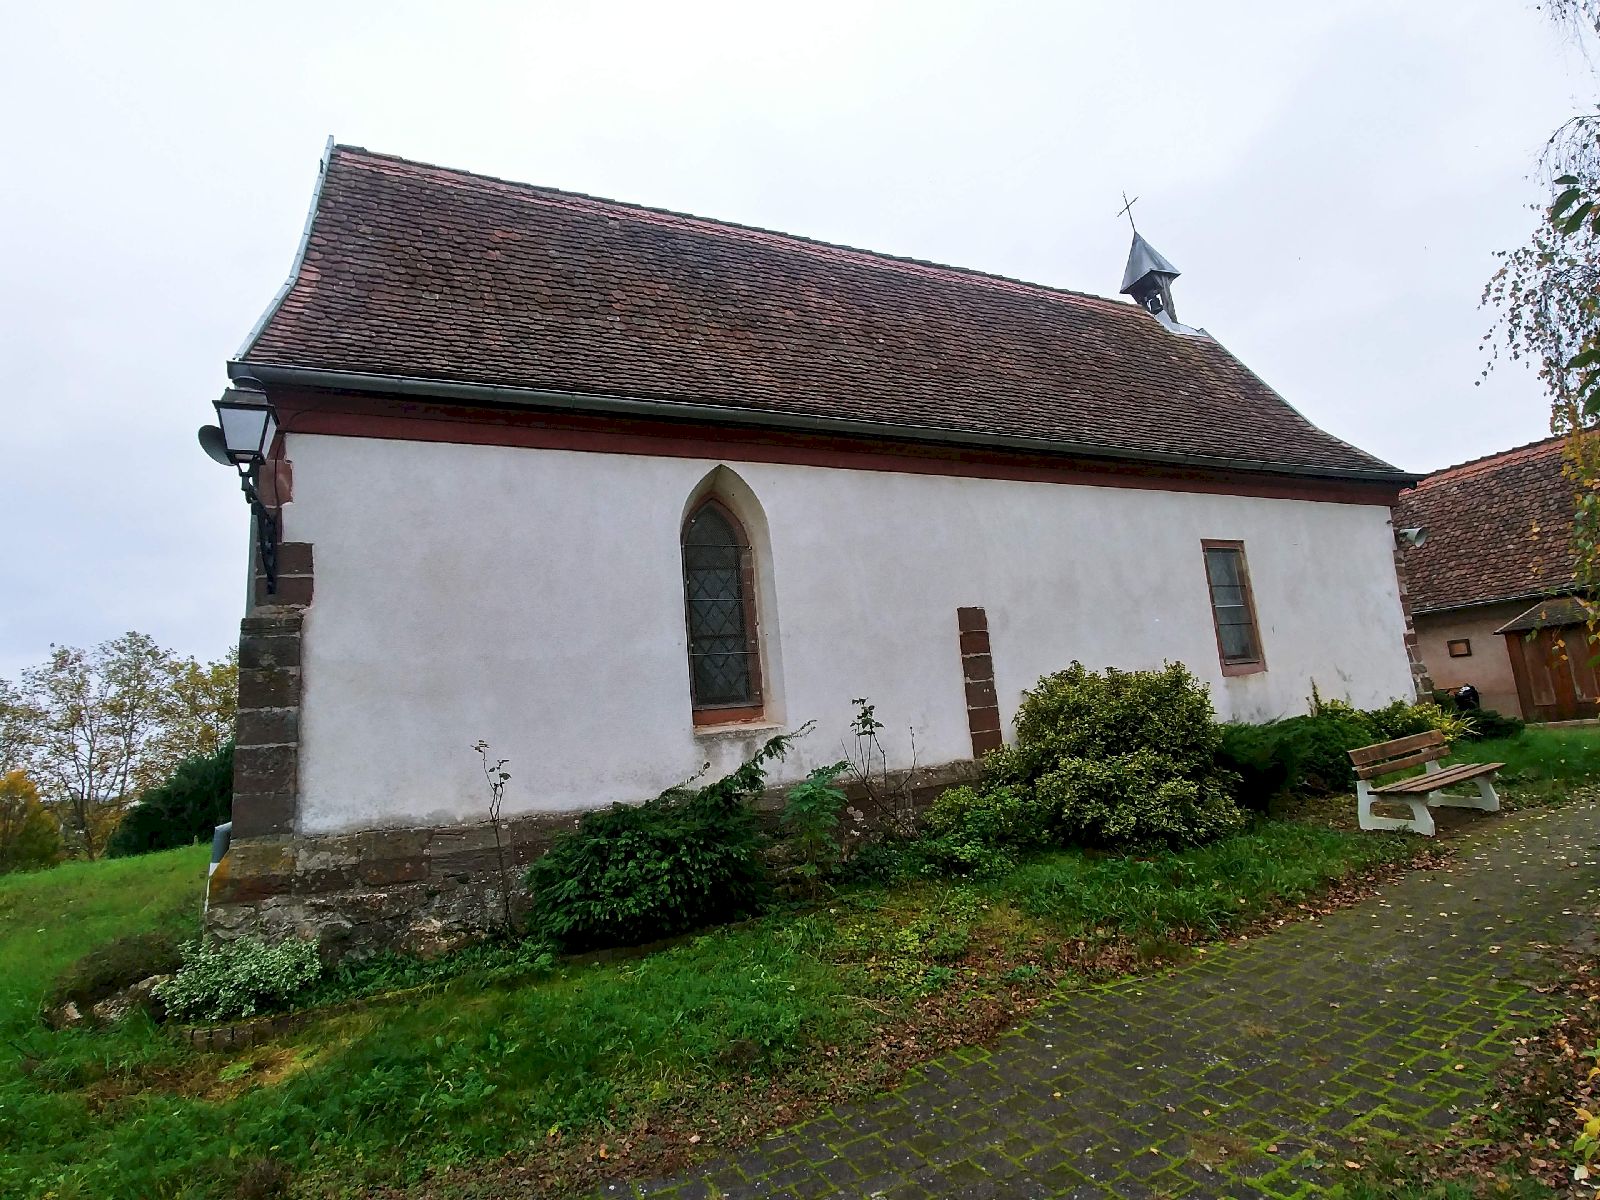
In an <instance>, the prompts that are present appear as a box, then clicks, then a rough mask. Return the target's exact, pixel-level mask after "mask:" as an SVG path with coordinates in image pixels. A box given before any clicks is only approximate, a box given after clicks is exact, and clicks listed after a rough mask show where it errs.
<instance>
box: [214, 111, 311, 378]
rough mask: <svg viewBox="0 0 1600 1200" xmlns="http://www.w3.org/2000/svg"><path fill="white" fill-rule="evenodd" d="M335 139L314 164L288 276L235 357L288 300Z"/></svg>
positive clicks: (303, 257)
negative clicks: (313, 179) (313, 182)
mask: <svg viewBox="0 0 1600 1200" xmlns="http://www.w3.org/2000/svg"><path fill="white" fill-rule="evenodd" d="M333 150H334V141H333V134H331V133H330V134H329V135H328V144H327V145H326V146H324V147H323V149H322V161H321V162H320V163H319V164H318V165H317V183H316V186H315V187H313V188H312V189H311V207H310V208H308V209H307V210H306V223H305V226H304V227H303V228H302V229H301V230H300V245H299V246H297V247H296V248H295V252H294V262H293V263H292V264H290V267H289V278H287V279H285V280H284V281H283V286H282V287H280V288H279V289H278V294H277V295H275V296H274V297H273V298H272V302H271V303H270V304H268V305H267V310H266V311H265V312H264V313H262V314H261V317H260V319H259V320H257V321H256V323H255V324H254V325H253V326H251V327H250V332H249V333H247V334H245V337H244V344H243V345H241V346H240V347H239V349H238V351H237V352H235V354H234V356H233V357H234V358H236V359H238V358H243V357H244V356H245V355H247V354H249V353H250V351H251V350H252V349H254V348H255V344H256V339H258V338H259V337H260V336H261V334H262V331H263V330H265V329H266V327H267V322H269V321H271V320H272V318H273V317H275V316H277V315H278V310H279V309H280V308H282V307H283V302H284V301H285V300H286V299H288V296H289V293H290V292H291V291H292V290H293V289H294V285H295V284H297V283H299V282H300V268H301V267H302V266H303V265H304V264H305V261H306V249H307V248H308V247H309V246H310V245H311V226H312V225H313V224H314V223H315V221H316V219H317V207H318V206H319V205H320V204H321V203H322V185H323V184H324V183H326V182H327V180H328V164H329V163H331V162H332V161H333Z"/></svg>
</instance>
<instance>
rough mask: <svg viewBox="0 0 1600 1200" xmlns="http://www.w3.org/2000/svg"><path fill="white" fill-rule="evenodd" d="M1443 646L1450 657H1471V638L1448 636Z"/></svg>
mask: <svg viewBox="0 0 1600 1200" xmlns="http://www.w3.org/2000/svg"><path fill="white" fill-rule="evenodd" d="M1444 648H1445V650H1446V651H1447V652H1448V653H1449V655H1450V657H1451V658H1471V657H1472V639H1471V638H1449V639H1447V640H1446V642H1445V644H1444Z"/></svg>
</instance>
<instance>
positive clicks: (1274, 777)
mask: <svg viewBox="0 0 1600 1200" xmlns="http://www.w3.org/2000/svg"><path fill="white" fill-rule="evenodd" d="M1311 703H1312V711H1311V712H1310V714H1308V715H1306V716H1303V717H1285V718H1284V719H1282V720H1279V721H1268V722H1266V723H1264V724H1260V725H1250V724H1244V723H1234V724H1229V725H1226V726H1224V727H1223V731H1222V744H1221V746H1220V747H1219V749H1218V753H1217V762H1218V765H1219V766H1221V767H1223V768H1224V769H1226V770H1229V771H1233V772H1236V773H1237V774H1238V775H1239V776H1240V778H1241V780H1242V783H1241V786H1240V793H1239V797H1240V802H1241V803H1242V804H1244V805H1245V807H1247V808H1251V809H1255V810H1257V811H1264V810H1265V808H1266V806H1267V804H1268V803H1269V802H1270V801H1271V799H1272V798H1273V797H1274V796H1276V795H1277V794H1279V793H1280V792H1283V791H1298V792H1309V793H1313V794H1317V795H1327V794H1332V793H1337V792H1346V791H1349V790H1350V789H1351V788H1353V787H1355V783H1356V774H1355V767H1354V766H1353V765H1352V764H1351V762H1350V751H1351V750H1355V749H1358V748H1359V747H1362V746H1370V745H1372V744H1373V743H1375V742H1387V741H1392V740H1394V739H1395V738H1402V737H1408V736H1409V735H1411V734H1414V733H1426V732H1427V731H1428V730H1430V729H1437V730H1438V731H1439V732H1440V733H1442V734H1444V736H1445V739H1446V740H1447V741H1452V742H1453V741H1455V740H1457V739H1458V738H1462V737H1465V736H1467V734H1468V732H1469V728H1470V727H1469V725H1468V722H1466V721H1465V720H1464V719H1463V718H1462V717H1461V716H1460V715H1459V714H1456V713H1452V712H1448V711H1446V710H1445V709H1444V708H1442V707H1441V706H1440V705H1438V704H1435V703H1433V702H1432V701H1424V702H1422V703H1420V704H1411V703H1408V702H1406V701H1404V700H1396V701H1394V702H1392V703H1390V704H1387V705H1385V706H1384V707H1382V708H1374V709H1359V708H1356V707H1355V706H1353V705H1351V704H1349V703H1347V702H1345V701H1343V700H1324V699H1323V698H1322V697H1321V696H1319V695H1317V694H1316V693H1315V692H1313V694H1312V699H1311Z"/></svg>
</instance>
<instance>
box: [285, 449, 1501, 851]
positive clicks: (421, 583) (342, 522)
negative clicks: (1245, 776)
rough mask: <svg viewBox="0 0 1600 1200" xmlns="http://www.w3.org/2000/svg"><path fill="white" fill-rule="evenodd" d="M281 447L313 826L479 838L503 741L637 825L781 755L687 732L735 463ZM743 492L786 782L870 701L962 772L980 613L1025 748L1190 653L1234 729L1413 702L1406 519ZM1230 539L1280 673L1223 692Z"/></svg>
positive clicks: (1125, 495)
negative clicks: (303, 564) (701, 545)
mask: <svg viewBox="0 0 1600 1200" xmlns="http://www.w3.org/2000/svg"><path fill="white" fill-rule="evenodd" d="M287 454H288V457H289V458H290V459H291V460H292V461H293V464H294V488H295V491H294V500H293V502H292V503H291V504H289V505H287V506H286V508H285V510H284V519H285V532H284V536H285V538H286V539H289V540H292V541H294V542H297V543H308V544H310V545H311V546H312V547H313V548H314V550H315V556H316V595H315V603H314V604H312V605H310V606H309V607H308V608H306V610H305V613H304V628H303V634H302V637H303V651H302V662H303V672H302V680H303V682H302V689H303V690H302V696H301V708H300V726H299V738H300V742H299V764H298V792H299V800H298V816H297V824H296V833H298V834H302V835H306V834H337V833H341V832H345V831H353V830H358V829H371V828H375V827H400V826H410V827H418V826H442V825H449V824H451V823H457V822H468V821H476V820H481V819H482V817H483V814H484V811H485V806H486V800H487V793H486V789H485V786H484V782H483V778H482V776H481V774H480V771H479V764H478V760H477V757H476V755H474V754H473V753H472V751H471V746H472V744H473V743H474V742H475V741H476V740H478V739H479V738H483V739H486V740H487V741H488V742H489V743H490V745H491V747H492V748H493V751H494V754H495V756H496V757H506V758H509V759H510V760H511V761H510V770H511V772H512V779H511V782H510V786H509V788H508V790H507V799H506V811H507V813H508V814H511V813H535V812H544V813H557V812H570V811H572V810H574V809H580V808H587V807H593V806H598V805H604V804H607V803H610V802H613V801H632V800H639V799H642V798H645V797H648V796H651V795H654V794H655V793H657V792H659V791H660V790H662V789H663V788H665V787H667V786H669V785H671V784H674V783H678V782H681V781H683V780H685V779H687V778H688V777H690V776H691V775H693V774H694V773H695V772H696V771H697V770H699V769H700V768H701V766H702V764H705V763H707V762H709V763H710V764H711V769H712V770H713V771H718V772H720V771H724V770H727V769H730V768H731V767H732V766H733V765H735V764H736V763H737V762H738V761H739V760H740V759H741V758H742V756H743V755H745V754H746V753H747V752H748V751H749V750H750V749H751V748H753V746H754V745H756V744H758V743H759V741H760V740H761V739H762V738H764V737H766V736H769V735H770V733H771V732H772V730H771V729H762V730H755V731H733V732H729V731H723V732H717V733H705V732H701V733H697V732H696V730H695V728H694V726H693V723H692V720H691V710H690V701H689V690H688V668H687V665H686V658H685V630H684V608H683V583H682V568H681V557H680V546H679V533H680V527H681V524H682V521H683V519H684V516H685V512H686V508H687V505H688V504H689V502H690V500H691V498H692V497H694V496H695V495H697V488H699V487H700V485H702V484H703V482H704V481H705V480H706V479H707V476H708V475H709V474H710V473H712V472H713V471H716V470H717V469H718V468H719V463H718V462H717V461H715V460H701V459H677V458H665V457H649V456H633V455H612V454H600V453H579V452H571V451H561V450H538V449H522V448H512V447H496V446H471V445H454V444H442V443H420V442H406V441H395V440H380V439H374V438H346V437H333V436H325V435H308V434H290V435H288V437H287ZM719 480H720V483H719V484H718V486H719V493H720V494H725V495H726V496H727V497H728V500H729V503H730V505H731V506H732V507H733V508H734V509H735V510H736V511H737V512H738V515H739V516H740V517H741V519H742V520H743V521H744V522H745V524H746V525H747V527H749V528H750V530H751V534H752V541H753V542H754V543H755V545H756V552H757V554H756V556H757V573H758V576H759V581H760V582H759V596H758V607H759V610H760V612H759V620H760V629H761V639H762V652H763V660H764V661H763V674H764V676H765V681H766V693H767V710H768V716H769V719H770V721H771V722H772V723H773V724H774V725H779V726H783V727H789V728H793V727H795V726H798V725H800V724H801V723H803V722H806V721H811V720H814V721H816V722H817V727H816V730H815V731H814V732H813V733H812V734H811V735H810V736H808V737H807V738H805V739H804V740H803V741H802V742H800V743H799V744H798V746H797V749H796V752H795V753H794V754H793V755H792V756H791V758H790V759H789V760H788V761H787V762H786V763H785V764H783V766H782V768H781V771H780V773H779V777H780V778H781V779H792V778H797V777H799V776H801V775H803V774H804V773H805V772H806V771H808V770H809V769H811V768H812V767H814V766H817V765H819V764H823V763H827V762H831V761H835V760H837V759H840V758H843V757H844V756H845V752H846V747H847V743H848V741H849V722H850V719H851V716H852V714H853V708H852V705H851V698H852V697H858V696H865V697H870V698H871V700H872V701H873V702H874V703H875V704H876V705H877V715H878V718H879V719H880V720H881V721H882V722H883V723H884V725H885V726H886V729H885V731H884V740H885V744H886V747H887V749H888V751H889V755H890V766H892V767H903V766H908V765H909V764H910V761H911V746H910V739H909V737H908V734H907V729H908V727H909V728H911V729H914V730H915V735H916V754H917V759H918V761H919V762H920V763H921V764H923V765H934V764H942V763H948V762H953V761H956V760H962V759H969V758H970V757H971V756H972V752H973V744H974V743H973V737H974V733H973V730H974V729H975V728H976V726H975V725H973V724H972V723H971V720H970V719H969V700H968V690H967V687H966V677H965V676H964V672H963V656H962V644H961V642H960V639H959V634H958V627H957V610H958V609H961V608H982V609H984V610H985V612H986V614H987V625H988V636H989V642H990V645H991V648H992V661H993V673H994V686H995V689H996V692H997V695H998V704H999V709H1000V716H1001V721H1002V725H1003V728H1005V729H1006V730H1008V731H1009V729H1010V725H1011V720H1012V718H1013V716H1014V714H1015V712H1016V708H1017V704H1018V702H1019V701H1020V699H1021V694H1022V691H1023V689H1025V688H1027V687H1029V686H1031V685H1032V684H1033V683H1034V682H1035V680H1037V679H1038V678H1039V676H1040V675H1042V674H1045V673H1047V672H1050V671H1054V670H1058V669H1060V668H1062V667H1064V666H1066V665H1067V664H1068V663H1069V662H1071V661H1072V660H1074V659H1078V660H1081V661H1082V662H1083V663H1084V664H1085V665H1087V666H1089V667H1091V668H1100V667H1104V666H1107V665H1111V666H1118V667H1125V668H1137V667H1155V666H1159V665H1160V664H1161V662H1162V661H1163V660H1165V659H1174V660H1181V661H1182V662H1184V663H1186V664H1187V665H1188V666H1189V667H1190V668H1191V669H1192V670H1193V671H1194V672H1195V673H1196V674H1197V675H1199V676H1200V677H1201V678H1202V679H1203V680H1205V681H1207V682H1208V683H1210V685H1211V688H1212V693H1213V697H1214V699H1215V702H1216V707H1217V710H1218V713H1219V715H1221V716H1222V717H1224V718H1238V719H1246V720H1264V719H1268V718H1272V717H1278V716H1283V715H1286V714H1291V713H1299V712H1304V711H1305V708H1306V698H1307V696H1308V695H1309V693H1310V690H1311V686H1312V683H1313V681H1315V683H1316V685H1317V686H1318V687H1319V689H1320V690H1321V692H1322V694H1323V695H1325V696H1340V697H1346V698H1348V699H1350V700H1351V701H1353V702H1354V703H1356V704H1359V705H1363V706H1369V705H1377V704H1382V703H1384V702H1387V701H1388V700H1391V699H1393V698H1395V697H1397V696H1406V695H1409V694H1410V689H1411V675H1410V670H1409V667H1408V664H1407V655H1406V649H1405V646H1404V644H1403V640H1402V639H1403V633H1404V626H1403V621H1402V616H1401V609H1400V601H1399V596H1398V589H1397V583H1396V578H1395V570H1394V563H1393V558H1392V548H1393V541H1392V535H1391V532H1390V527H1389V520H1388V517H1389V514H1388V510H1387V509H1386V508H1384V507H1382V506H1377V505H1357V504H1336V503H1312V502H1306V501H1294V500H1275V499H1261V498H1244V497H1234V496H1223V495H1209V494H1197V493H1189V492H1178V491H1166V490H1154V489H1152V490H1143V489H1136V488H1113V487H1087V486H1078V485H1062V484H1049V483H1024V482H1011V481H1000V480H988V479H973V478H951V477H944V476H935V475H921V474H900V473H892V472H882V471H861V470H845V469H833V468H820V467H801V466H787V465H774V464H759V463H730V464H727V466H726V468H724V470H723V473H722V474H720V475H719ZM1207 538H1210V539H1237V540H1240V541H1242V542H1243V543H1244V546H1245V552H1246V558H1247V562H1248V569H1249V574H1250V579H1251V582H1252V585H1253V589H1254V597H1255V609H1256V614H1257V618H1258V621H1259V624H1260V630H1261V638H1262V641H1263V643H1264V650H1265V656H1266V662H1267V666H1268V669H1267V670H1266V671H1265V672H1262V673H1259V674H1253V675H1241V676H1236V677H1231V678H1224V677H1223V674H1222V671H1221V668H1220V666H1219V662H1218V651H1217V640H1216V636H1215V632H1214V628H1213V623H1212V614H1211V609H1210V606H1209V597H1208V591H1207V582H1206V575H1205V567H1204V561H1203V559H1202V555H1201V540H1202V539H1207ZM1477 644H1478V643H1477V642H1476V641H1475V642H1474V647H1475V649H1476V647H1477ZM1489 648H1490V647H1489V646H1488V645H1487V644H1485V646H1484V651H1485V652H1487V651H1488V650H1489ZM1430 661H1431V660H1430Z"/></svg>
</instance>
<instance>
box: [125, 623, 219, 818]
mask: <svg viewBox="0 0 1600 1200" xmlns="http://www.w3.org/2000/svg"><path fill="white" fill-rule="evenodd" d="M166 674H167V679H166V687H165V690H164V695H163V698H162V701H161V705H160V714H159V720H158V724H157V730H156V733H155V735H154V736H153V737H152V738H151V740H150V744H149V745H148V747H147V748H146V752H145V754H144V756H143V758H142V759H141V760H140V762H139V764H138V767H137V768H136V769H135V771H134V778H133V782H134V787H135V789H136V791H137V792H144V791H147V790H148V789H150V788H155V787H160V786H161V785H163V784H164V783H166V782H167V781H168V780H169V779H170V778H171V777H172V775H173V773H174V772H175V771H177V770H178V769H179V767H180V766H181V765H182V764H183V763H185V762H187V761H188V760H189V759H191V758H196V757H207V756H210V755H214V754H216V753H217V751H218V750H220V749H221V748H222V746H223V745H224V744H225V743H227V742H231V741H232V740H233V722H234V716H235V714H236V712H237V710H238V705H239V651H238V649H237V648H235V649H231V650H229V651H228V653H227V656H226V657H224V658H220V659H218V660H217V661H216V662H210V663H201V662H199V661H197V660H196V659H193V658H172V659H169V660H168V662H167V664H166ZM224 820H226V818H224Z"/></svg>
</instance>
